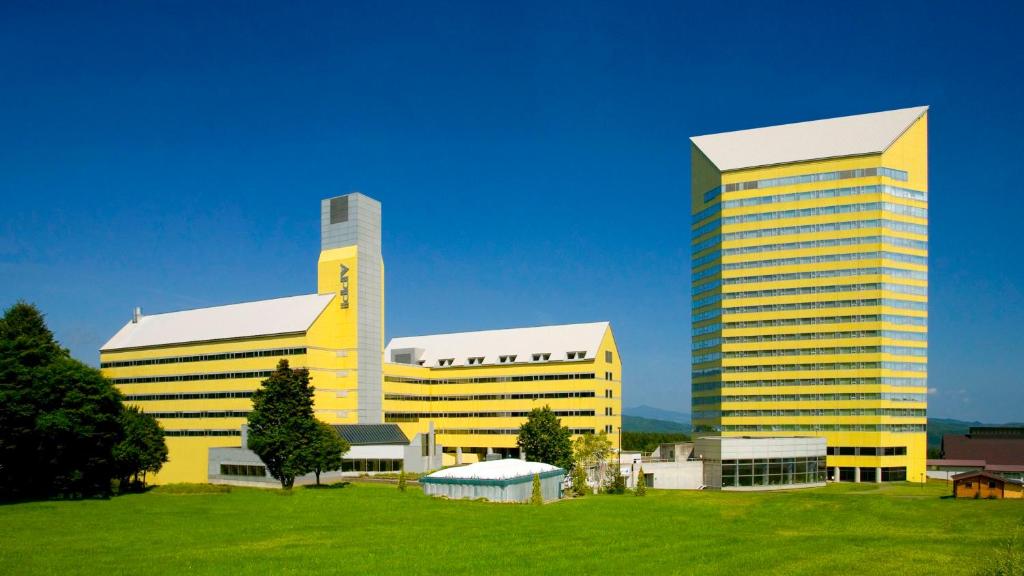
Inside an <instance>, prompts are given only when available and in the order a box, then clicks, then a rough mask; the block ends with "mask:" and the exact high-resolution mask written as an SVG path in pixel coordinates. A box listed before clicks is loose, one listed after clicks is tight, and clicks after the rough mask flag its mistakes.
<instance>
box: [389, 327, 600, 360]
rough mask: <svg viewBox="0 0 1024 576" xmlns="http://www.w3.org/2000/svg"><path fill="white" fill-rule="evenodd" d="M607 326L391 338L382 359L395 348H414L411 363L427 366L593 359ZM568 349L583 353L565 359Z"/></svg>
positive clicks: (521, 329) (516, 329) (536, 328)
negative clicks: (535, 357)
mask: <svg viewBox="0 0 1024 576" xmlns="http://www.w3.org/2000/svg"><path fill="white" fill-rule="evenodd" d="M608 327H609V324H608V322H592V323H587V324H560V325H555V326H537V327H531V328H510V329H506V330H484V331H480V332H458V333H454V334H434V335H430V336H410V337H405V338H394V339H393V340H391V341H390V342H388V345H387V348H386V349H385V350H384V361H385V362H392V351H395V350H415V351H416V358H415V360H416V362H415V363H420V362H422V365H423V366H426V367H428V368H438V367H440V366H439V364H438V361H439V360H442V359H451V360H452V362H451V364H450V366H453V367H457V366H469V365H470V364H469V358H483V360H482V361H481V362H480V365H494V364H499V365H500V364H502V362H501V358H502V357H503V356H504V357H506V362H504V363H510V364H511V363H515V364H523V363H529V362H531V361H533V355H534V354H550V357H549V358H548V360H550V361H556V360H562V361H565V360H593V359H594V358H595V356H596V354H597V350H598V348H600V346H601V340H602V339H603V338H604V334H605V332H606V331H607V330H608ZM569 352H582V353H584V354H583V355H582V356H581V357H575V358H568V357H567V353H569ZM511 356H515V360H514V361H511V360H510V358H509V357H511Z"/></svg>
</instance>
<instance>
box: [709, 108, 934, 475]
mask: <svg viewBox="0 0 1024 576" xmlns="http://www.w3.org/2000/svg"><path fill="white" fill-rule="evenodd" d="M692 162H693V172H694V176H693V178H692V186H693V188H692V210H693V212H694V213H695V214H696V213H698V212H700V211H701V210H704V209H705V208H707V207H708V206H712V205H714V204H715V203H718V202H727V201H733V200H741V199H747V198H758V197H764V196H771V195H779V194H788V193H795V192H805V191H813V190H824V189H833V188H846V187H855V186H865V185H877V184H886V185H891V186H897V187H901V188H909V189H913V190H918V191H922V192H927V187H928V174H927V115H925V116H923V117H922V118H921V119H919V120H918V121H916V122H915V123H914V124H912V125H911V126H910V128H908V130H907V131H906V132H904V133H903V135H902V136H900V137H899V138H898V139H897V140H896V141H895V142H894V143H893V144H892V145H891V146H890V147H889V149H887V150H886V151H885V152H884V153H882V154H874V155H864V156H855V157H846V158H833V159H824V160H816V161H810V162H797V163H791V164H785V165H777V166H766V167H759V168H753V169H744V170H734V171H729V172H725V173H720V172H719V171H718V170H717V168H715V167H714V165H713V164H711V163H710V162H708V161H707V159H706V158H704V157H703V155H702V154H700V153H699V151H694V152H692ZM878 167H886V168H893V169H898V170H904V171H906V172H907V173H908V179H907V181H905V182H904V181H897V180H894V179H892V178H889V177H887V176H870V177H859V178H845V179H841V180H831V181H819V182H808V183H803V184H793V185H785V186H774V187H764V188H756V189H747V190H736V191H730V192H725V191H724V187H725V186H726V185H728V184H731V183H738V182H747V181H752V180H763V179H770V178H780V177H787V176H797V175H804V174H816V173H823V172H834V171H841V170H853V169H861V168H878ZM716 180H719V181H720V182H721V183H722V186H723V193H722V195H721V196H720V197H719V198H715V199H712V200H711V201H710V202H707V203H705V202H704V197H703V193H704V192H705V191H706V190H707V189H709V188H710V187H711V186H709V184H710V183H713V182H715V181H716ZM882 201H884V202H887V203H893V204H899V205H903V206H908V207H916V208H924V209H926V208H927V202H923V201H918V200H913V199H908V198H903V197H896V196H892V195H888V194H882V193H881V192H878V193H862V194H857V195H851V196H842V197H832V198H818V199H803V200H791V201H785V202H772V203H761V204H757V205H749V206H735V207H723V208H722V210H721V212H720V214H721V217H722V218H727V217H731V216H739V215H749V214H760V213H767V212H777V211H785V210H799V209H804V208H814V207H824V206H844V205H850V204H855V203H864V202H882ZM882 218H884V219H887V220H893V221H898V222H907V223H911V224H919V225H924V226H926V225H927V219H926V218H918V217H914V216H908V215H899V214H894V213H890V212H883V211H881V210H878V211H860V212H845V213H842V212H841V213H837V214H826V215H819V216H800V217H791V218H778V219H771V220H759V221H751V222H743V223H730V224H719V225H718V226H717V227H715V228H713V229H712V230H709V231H707V232H705V233H704V234H702V235H701V236H699V237H696V238H694V239H693V242H694V243H695V244H696V243H699V242H701V241H702V240H705V239H707V238H711V237H713V236H714V235H715V234H717V233H719V232H721V233H732V232H741V231H751V230H761V229H765V228H781V227H786V226H804V225H812V224H828V223H837V222H849V221H857V220H869V219H882ZM712 221H713V215H710V216H709V217H707V218H704V219H703V220H701V221H700V222H694V223H693V227H694V228H696V227H697V226H701V225H703V224H705V223H707V222H712ZM874 236H885V237H892V238H903V239H910V240H920V241H927V235H920V234H914V233H910V232H902V231H892V230H889V229H883V228H879V227H876V228H861V229H852V230H834V231H821V232H811V233H802V234H799V235H795V234H788V235H773V236H761V237H755V238H743V239H729V240H723V241H722V243H721V244H720V245H716V246H709V247H707V248H704V249H703V250H699V251H696V252H695V253H694V254H693V256H694V258H695V259H696V258H701V257H704V256H706V255H713V254H715V253H716V252H717V251H719V250H726V251H728V250H730V249H733V248H747V247H766V248H765V249H764V250H761V251H758V252H747V253H726V254H724V255H721V253H720V252H718V253H719V254H720V256H719V257H717V258H714V259H712V258H711V257H708V258H705V259H703V260H706V262H703V263H701V264H698V265H697V266H694V271H695V272H700V271H702V270H708V269H711V268H712V267H714V266H716V265H723V264H726V265H727V264H733V263H737V264H738V263H753V262H760V261H764V260H780V259H785V258H798V257H813V256H818V255H823V254H828V255H833V254H857V253H870V252H879V251H882V250H884V251H887V252H894V253H898V254H906V255H911V256H919V257H926V256H927V250H926V249H916V248H911V247H906V246H897V245H893V244H892V243H878V242H870V243H862V244H855V245H846V246H835V245H833V246H828V247H821V246H814V247H804V248H800V247H793V248H790V247H782V249H777V248H775V247H770V248H769V247H768V246H769V245H776V244H783V243H790V242H806V241H813V240H841V239H850V238H864V237H874ZM872 267H890V268H899V269H903V270H916V271H921V272H926V271H927V265H919V264H912V263H905V262H898V261H895V260H889V259H882V258H864V259H858V260H849V261H842V262H815V263H807V264H792V263H782V262H779V263H771V262H768V263H765V264H764V265H762V266H758V267H748V268H739V269H732V270H721V271H720V272H717V273H716V274H714V275H712V276H710V277H709V278H710V279H713V280H714V279H718V278H722V279H727V280H728V279H735V278H741V277H747V276H754V275H774V274H792V273H798V272H813V271H825V270H845V269H851V268H872ZM704 282H706V280H698V281H695V284H703V283H704ZM886 282H888V283H897V284H901V285H905V286H919V287H926V286H927V281H925V280H913V279H903V278H898V279H897V278H891V277H889V276H888V275H884V274H864V275H858V276H838V277H831V278H799V279H784V280H763V281H754V282H746V283H739V284H731V285H728V286H723V287H721V288H719V289H714V290H709V291H705V292H702V293H699V294H696V295H695V296H694V300H695V301H696V300H702V301H707V300H705V299H706V298H707V297H708V296H711V295H714V294H716V293H721V294H723V295H725V296H726V298H723V300H721V301H718V302H709V303H708V304H706V305H703V306H701V307H695V309H694V315H695V318H696V315H697V314H701V313H704V312H707V311H711V310H715V309H718V308H723V309H727V308H733V307H739V306H770V305H776V304H777V305H789V304H798V303H806V304H813V303H827V302H833V301H836V300H858V299H899V300H903V301H913V302H924V303H926V302H927V296H925V295H912V294H905V293H899V292H892V291H889V290H887V289H860V290H855V291H854V290H850V291H844V292H809V293H808V292H804V293H799V294H765V295H746V294H745V295H743V296H742V297H728V295H731V294H735V293H738V292H744V293H747V292H753V291H767V290H778V289H792V288H811V287H821V286H845V285H852V284H869V283H886ZM870 314H898V315H901V316H907V317H918V318H926V317H927V312H926V311H918V310H910V309H904V308H894V307H890V306H885V305H870V306H865V305H862V306H844V307H838V306H837V307H829V308H808V309H802V310H778V311H772V310H758V311H750V312H741V313H735V312H733V313H728V314H726V315H723V316H719V317H713V318H709V319H706V320H701V321H695V322H694V328H701V327H704V326H714V325H716V324H717V323H720V322H757V321H765V320H775V319H792V318H808V319H813V318H823V317H833V316H850V315H870ZM848 330H865V331H866V330H890V331H892V330H898V331H904V332H918V333H921V332H926V331H927V328H926V327H924V326H916V325H905V324H893V323H890V322H887V321H882V320H879V321H861V322H856V323H852V322H848V321H847V322H838V323H818V324H802V325H781V326H755V327H724V326H723V327H722V328H721V329H719V330H717V331H714V332H711V333H708V334H706V335H696V336H695V337H694V341H695V342H698V343H699V342H701V341H707V340H713V339H716V338H724V339H726V340H727V339H729V338H732V337H739V336H755V335H758V336H762V337H764V338H768V340H767V341H766V340H764V339H762V340H761V341H755V342H723V343H721V344H719V345H715V346H710V347H702V348H700V349H695V350H694V352H693V354H694V355H695V356H698V355H699V356H703V355H710V354H714V353H722V354H728V353H736V352H743V351H746V352H752V351H759V350H779V351H788V350H794V349H801V348H814V349H820V348H843V347H854V346H886V345H888V346H903V347H908V348H925V347H926V346H927V342H926V341H924V340H916V339H893V338H890V337H884V336H882V335H878V336H873V337H855V338H846V337H844V338H830V337H825V338H804V339H800V340H791V339H790V340H771V339H770V338H772V337H775V336H777V335H786V334H805V333H829V332H839V331H848ZM923 358H926V357H923ZM921 359H922V358H919V357H916V356H901V355H889V354H884V353H881V352H869V353H865V352H862V353H836V352H832V353H813V354H812V353H810V352H809V353H806V354H799V355H795V354H791V353H787V354H786V355H776V356H758V357H728V358H721V359H714V360H707V361H705V362H703V363H699V364H695V365H694V370H695V371H698V370H709V369H716V368H717V367H720V366H724V367H742V366H765V367H771V366H773V365H782V364H786V365H789V364H805V363H822V364H825V363H829V364H832V363H844V362H882V361H894V362H900V361H913V360H921ZM924 375H925V374H923V373H920V372H904V371H899V370H890V369H885V368H871V369H856V370H824V369H819V370H799V371H781V370H761V371H756V372H738V373H726V374H722V375H718V376H716V375H713V374H712V375H703V376H700V375H698V376H695V377H694V379H693V382H694V393H693V397H694V399H695V401H694V406H693V410H694V413H695V419H694V424H695V426H699V427H705V428H707V429H708V430H715V429H720V428H722V427H724V428H725V431H723V434H725V435H750V436H772V435H793V434H813V435H822V436H825V437H826V438H827V440H828V444H829V446H857V447H860V446H864V447H889V446H906V448H907V455H906V456H856V457H855V456H829V458H828V465H829V466H830V467H833V466H841V467H846V466H857V467H870V468H877V467H904V466H905V467H906V469H907V479H908V480H911V481H922V480H923V479H924V470H925V465H924V463H925V458H926V438H925V433H924V432H923V431H921V432H889V431H883V432H875V431H872V432H867V431H853V430H850V431H838V430H837V431H806V430H805V431H790V430H785V431H772V430H771V429H770V428H771V427H773V426H784V427H794V426H803V425H806V426H808V427H810V426H813V425H827V426H833V425H835V426H857V425H875V424H881V425H898V424H913V425H920V426H923V425H924V424H925V422H926V418H925V416H923V415H921V416H893V415H856V416H854V415H835V414H831V415H827V416H824V415H822V416H815V415H804V416H793V415H765V414H758V415H734V416H725V415H721V414H719V415H718V416H713V415H712V414H715V413H717V412H718V411H729V412H733V413H735V412H737V411H751V410H760V411H769V410H803V411H813V410H842V409H917V410H922V409H924V408H925V407H926V405H927V403H926V402H924V401H922V402H906V401H892V400H881V399H872V400H850V399H847V400H834V401H824V400H798V401H757V402H751V401H742V402H740V401H731V400H729V397H730V396H757V395H761V396H770V395H782V394H804V395H809V394H840V393H842V394H845V393H851V394H852V393H883V392H906V393H914V394H919V395H922V396H923V395H924V394H926V393H927V385H926V384H925V383H924V382H923V381H922V383H921V385H920V386H914V387H904V386H901V387H894V386H889V385H883V384H828V385H824V384H823V385H815V384H807V383H803V384H801V385H783V386H779V385H763V386H756V387H754V386H749V385H744V386H738V385H737V384H740V383H744V382H758V381H764V382H767V383H770V382H775V381H778V380H789V379H821V378H880V377H913V376H917V377H921V376H924ZM719 383H725V384H727V386H725V387H723V388H721V389H718V388H717V386H719ZM701 399H711V400H712V401H713V403H703V401H702V400H701ZM717 400H720V401H717ZM701 412H705V413H706V414H709V415H711V416H705V415H704V414H701ZM738 426H760V427H763V428H766V430H743V431H730V428H733V427H738Z"/></svg>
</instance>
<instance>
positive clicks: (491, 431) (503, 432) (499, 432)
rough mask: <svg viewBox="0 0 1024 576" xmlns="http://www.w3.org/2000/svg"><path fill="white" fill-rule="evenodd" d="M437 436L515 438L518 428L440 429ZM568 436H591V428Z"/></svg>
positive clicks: (578, 430) (578, 429) (577, 430)
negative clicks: (478, 435)
mask: <svg viewBox="0 0 1024 576" xmlns="http://www.w3.org/2000/svg"><path fill="white" fill-rule="evenodd" d="M437 433H438V434H453V435H461V436H464V435H477V434H480V435H491V436H517V435H519V428H442V429H440V430H438V431H437ZM569 433H570V434H577V435H583V434H593V433H594V429H593V428H570V429H569Z"/></svg>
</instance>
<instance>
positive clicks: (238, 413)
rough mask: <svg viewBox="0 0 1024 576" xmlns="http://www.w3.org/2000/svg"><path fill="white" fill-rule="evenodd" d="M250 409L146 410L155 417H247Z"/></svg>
mask: <svg viewBox="0 0 1024 576" xmlns="http://www.w3.org/2000/svg"><path fill="white" fill-rule="evenodd" d="M249 412H250V411H249V410H201V411H198V412H195V411H194V412H146V414H149V415H150V416H152V417H153V418H245V417H247V416H249Z"/></svg>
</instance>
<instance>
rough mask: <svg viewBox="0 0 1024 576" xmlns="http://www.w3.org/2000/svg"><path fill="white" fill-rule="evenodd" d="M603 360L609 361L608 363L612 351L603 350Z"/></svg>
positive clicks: (610, 359)
mask: <svg viewBox="0 0 1024 576" xmlns="http://www.w3.org/2000/svg"><path fill="white" fill-rule="evenodd" d="M604 361H605V362H609V363H610V362H611V361H612V351H611V350H605V351H604Z"/></svg>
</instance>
